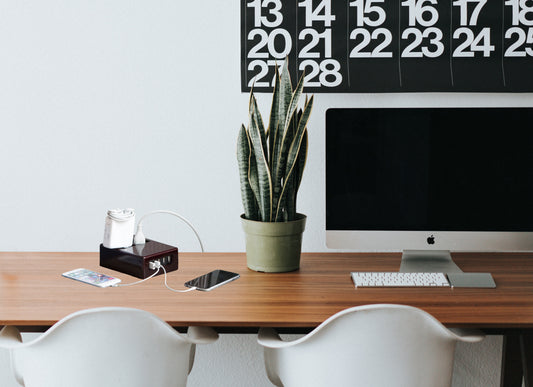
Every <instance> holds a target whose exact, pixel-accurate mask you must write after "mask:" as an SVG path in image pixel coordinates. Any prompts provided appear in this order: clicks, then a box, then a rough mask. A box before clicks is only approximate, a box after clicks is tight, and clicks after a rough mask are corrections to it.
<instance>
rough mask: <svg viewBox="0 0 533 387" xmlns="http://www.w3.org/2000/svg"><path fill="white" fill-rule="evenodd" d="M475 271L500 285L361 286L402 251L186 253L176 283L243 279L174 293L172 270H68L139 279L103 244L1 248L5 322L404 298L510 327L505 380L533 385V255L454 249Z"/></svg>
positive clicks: (317, 311)
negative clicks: (272, 269) (152, 273)
mask: <svg viewBox="0 0 533 387" xmlns="http://www.w3.org/2000/svg"><path fill="white" fill-rule="evenodd" d="M453 258H454V261H455V262H456V264H457V265H458V266H459V267H460V268H461V269H462V270H463V271H465V272H476V271H482V272H491V273H492V275H493V277H494V280H495V282H496V285H497V287H496V288H495V289H464V288H463V289H459V288H456V289H450V288H438V289H437V288H429V289H428V288H402V289H398V288H388V289H384V288H374V289H368V288H366V289H355V288H354V286H353V284H352V282H351V279H350V275H349V272H350V271H365V270H366V271H397V270H398V269H399V265H400V255H399V254H346V253H327V254H326V253H308V254H303V256H302V263H301V268H300V270H299V271H296V272H292V273H281V274H264V273H257V272H253V271H251V270H248V269H247V267H246V258H245V255H244V254H242V253H208V254H200V253H180V261H179V264H180V268H179V270H178V271H176V272H171V273H169V275H168V283H169V285H170V286H171V287H174V288H179V289H181V288H183V283H184V282H185V281H187V280H189V279H192V278H194V277H196V276H198V275H200V274H204V273H207V272H209V271H211V270H213V269H226V270H230V271H235V272H238V273H240V274H241V278H240V279H238V280H237V281H234V282H231V283H229V284H227V285H224V286H222V287H220V288H217V289H215V290H213V291H211V292H200V291H194V292H189V293H174V292H171V291H169V290H167V289H166V288H165V286H164V284H163V276H157V277H155V278H152V279H150V280H148V281H147V282H144V283H141V284H139V285H135V286H131V287H121V288H107V289H100V288H97V287H94V286H90V285H87V284H83V283H80V282H77V281H73V280H70V279H66V278H63V277H62V276H61V273H63V272H65V271H68V270H72V269H75V268H78V267H85V268H87V269H92V270H95V271H100V272H103V273H106V274H111V275H115V276H118V277H119V278H121V279H122V280H123V283H130V282H134V281H137V280H138V279H137V278H134V277H131V276H128V275H126V274H122V273H119V272H114V271H113V270H109V269H106V268H102V267H100V266H99V264H98V262H99V257H98V253H31V252H30V253H23V252H21V253H11V252H4V253H0V325H17V326H19V328H21V329H22V330H24V329H25V330H44V329H46V328H47V327H49V326H51V325H52V324H54V323H55V322H57V321H58V320H59V319H61V318H63V317H65V316H66V315H68V314H70V313H72V312H74V311H77V310H80V309H86V308H94V307H99V306H124V307H133V308H140V309H144V310H147V311H149V312H152V313H154V314H156V315H157V316H159V317H160V318H162V319H163V320H165V321H167V322H168V323H169V324H171V325H173V326H175V327H186V326H189V325H207V326H212V327H215V328H217V329H218V330H220V331H227V330H230V331H234V332H250V331H254V330H255V329H256V328H257V327H260V326H270V327H278V328H285V329H286V328H290V329H292V328H303V329H311V328H313V327H315V326H317V325H319V324H320V323H321V322H322V321H324V320H325V319H326V318H328V317H329V316H331V315H332V314H334V313H336V312H338V311H340V310H342V309H345V308H348V307H351V306H356V305H363V304H373V303H397V304H407V305H412V306H416V307H419V308H422V309H424V310H426V311H427V312H429V313H431V314H432V315H433V316H435V317H436V318H437V319H438V320H440V321H441V322H442V323H443V324H445V325H446V326H448V327H476V328H483V329H489V332H491V333H498V334H504V351H503V361H502V381H501V385H502V386H506V387H511V386H521V379H522V372H523V373H524V376H525V380H526V386H528V385H530V383H529V378H530V375H531V376H533V344H532V343H533V340H532V339H531V337H532V336H530V334H529V332H530V330H531V329H532V328H533V254H454V255H453Z"/></svg>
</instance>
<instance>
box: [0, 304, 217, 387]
mask: <svg viewBox="0 0 533 387" xmlns="http://www.w3.org/2000/svg"><path fill="white" fill-rule="evenodd" d="M217 338H218V335H217V333H216V332H215V331H213V330H212V329H211V328H207V327H190V328H189V329H188V332H187V334H180V333H178V332H177V331H175V330H174V329H173V328H172V327H171V326H170V325H168V324H167V323H166V322H164V321H162V320H160V319H159V318H158V317H156V316H154V315H153V314H151V313H148V312H146V311H142V310H138V309H131V308H115V307H112V308H95V309H87V310H82V311H79V312H76V313H73V314H71V315H69V316H67V317H65V318H63V319H62V320H60V321H59V322H57V323H56V324H54V326H52V327H51V328H50V329H48V330H47V331H46V332H45V333H43V334H42V335H41V336H39V337H38V338H36V339H35V340H33V341H31V342H28V343H22V341H21V337H20V333H19V332H18V330H17V329H16V328H14V327H12V326H6V327H4V329H2V331H1V332H0V348H7V349H9V350H10V352H11V362H12V369H13V372H14V374H15V378H16V379H17V381H18V383H20V384H21V385H23V386H26V387H33V386H35V387H62V386H64V387H73V386H76V387H89V386H91V387H92V386H98V387H102V386H109V387H111V386H113V387H119V386H124V387H126V386H127V387H146V386H151V387H168V386H185V385H186V383H187V376H188V374H189V372H190V371H191V369H192V366H193V361H194V355H195V348H196V344H207V343H211V342H213V341H215V340H217Z"/></svg>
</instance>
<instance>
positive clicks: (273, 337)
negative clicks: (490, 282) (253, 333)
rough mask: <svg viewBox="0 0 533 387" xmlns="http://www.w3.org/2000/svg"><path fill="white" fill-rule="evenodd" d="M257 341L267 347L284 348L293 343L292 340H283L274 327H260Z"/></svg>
mask: <svg viewBox="0 0 533 387" xmlns="http://www.w3.org/2000/svg"><path fill="white" fill-rule="evenodd" d="M257 342H258V343H259V344H260V345H262V346H263V347H267V348H283V347H286V346H287V345H291V342H286V341H283V340H282V339H281V337H279V335H278V333H277V332H276V330H275V329H273V328H260V329H259V333H258V335H257Z"/></svg>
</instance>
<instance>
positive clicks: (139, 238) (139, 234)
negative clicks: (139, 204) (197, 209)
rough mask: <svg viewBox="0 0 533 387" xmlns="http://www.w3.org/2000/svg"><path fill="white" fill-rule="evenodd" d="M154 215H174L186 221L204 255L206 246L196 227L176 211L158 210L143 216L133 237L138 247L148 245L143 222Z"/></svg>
mask: <svg viewBox="0 0 533 387" xmlns="http://www.w3.org/2000/svg"><path fill="white" fill-rule="evenodd" d="M153 214H169V215H174V216H176V217H177V218H179V219H181V220H182V221H184V222H185V223H186V224H187V225H188V226H189V227H190V228H191V229H192V231H193V232H194V234H195V235H196V238H197V239H198V242H199V243H200V249H201V250H202V253H203V252H204V245H203V243H202V240H201V239H200V235H198V232H197V231H196V229H195V228H194V226H193V225H192V224H191V222H189V221H188V220H187V219H185V218H184V217H183V216H181V215H180V214H178V213H176V212H174V211H168V210H157V211H152V212H149V213H147V214H145V215H143V216H142V217H141V219H139V223H138V224H137V231H136V232H135V236H134V237H133V243H134V244H136V245H140V244H144V243H146V238H145V236H144V233H143V230H142V222H143V220H144V219H145V218H146V217H147V216H149V215H153Z"/></svg>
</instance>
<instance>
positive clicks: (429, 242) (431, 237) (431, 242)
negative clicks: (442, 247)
mask: <svg viewBox="0 0 533 387" xmlns="http://www.w3.org/2000/svg"><path fill="white" fill-rule="evenodd" d="M427 242H428V245H434V244H435V237H434V236H433V235H430V236H428V239H427Z"/></svg>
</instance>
